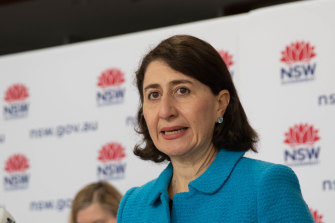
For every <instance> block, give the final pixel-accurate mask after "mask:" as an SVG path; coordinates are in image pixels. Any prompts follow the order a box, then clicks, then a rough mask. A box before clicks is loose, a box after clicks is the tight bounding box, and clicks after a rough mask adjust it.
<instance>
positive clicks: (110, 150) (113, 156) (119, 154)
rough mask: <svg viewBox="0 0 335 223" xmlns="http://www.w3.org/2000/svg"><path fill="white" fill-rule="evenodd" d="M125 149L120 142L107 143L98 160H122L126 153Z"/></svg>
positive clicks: (104, 161)
mask: <svg viewBox="0 0 335 223" xmlns="http://www.w3.org/2000/svg"><path fill="white" fill-rule="evenodd" d="M124 151H125V149H124V148H123V147H122V146H121V145H120V144H119V143H107V144H106V145H104V146H103V147H102V149H101V150H100V151H99V157H98V160H100V161H101V162H103V163H106V162H110V161H120V160H122V159H123V158H124V157H125V156H126V154H125V152H124Z"/></svg>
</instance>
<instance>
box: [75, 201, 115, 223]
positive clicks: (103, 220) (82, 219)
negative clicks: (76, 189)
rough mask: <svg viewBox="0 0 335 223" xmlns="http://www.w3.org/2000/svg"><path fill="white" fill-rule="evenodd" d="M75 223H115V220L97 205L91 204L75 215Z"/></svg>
mask: <svg viewBox="0 0 335 223" xmlns="http://www.w3.org/2000/svg"><path fill="white" fill-rule="evenodd" d="M76 222H77V223H116V218H115V217H114V216H113V215H112V214H111V213H110V212H108V211H107V210H106V209H104V208H102V207H101V205H99V204H98V203H93V204H90V205H89V206H87V207H86V208H84V209H81V210H80V211H78V213H77V219H76Z"/></svg>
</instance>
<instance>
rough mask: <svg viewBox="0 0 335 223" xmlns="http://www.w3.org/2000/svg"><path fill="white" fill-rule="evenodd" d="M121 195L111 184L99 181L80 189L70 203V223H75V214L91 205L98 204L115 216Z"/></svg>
mask: <svg viewBox="0 0 335 223" xmlns="http://www.w3.org/2000/svg"><path fill="white" fill-rule="evenodd" d="M121 198H122V195H121V194H120V192H119V191H118V190H117V189H116V188H115V187H114V186H112V185H111V184H109V183H107V182H104V181H100V182H97V183H92V184H89V185H87V186H85V187H84V188H82V189H81V190H80V191H79V192H78V193H77V194H76V196H75V198H74V199H73V201H72V207H71V213H70V223H76V218H77V214H78V212H79V211H80V210H82V209H84V208H86V207H87V206H89V205H91V204H92V203H98V204H100V205H101V207H103V208H104V209H106V210H107V211H109V212H110V213H111V214H112V215H113V216H114V217H116V215H117V211H118V208H119V204H120V201H121Z"/></svg>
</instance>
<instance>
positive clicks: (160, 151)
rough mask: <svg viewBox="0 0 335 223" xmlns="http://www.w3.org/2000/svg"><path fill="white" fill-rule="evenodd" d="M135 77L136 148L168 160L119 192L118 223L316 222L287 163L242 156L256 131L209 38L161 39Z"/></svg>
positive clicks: (138, 152) (250, 147)
mask: <svg viewBox="0 0 335 223" xmlns="http://www.w3.org/2000/svg"><path fill="white" fill-rule="evenodd" d="M136 83H137V88H138V91H139V95H140V102H141V104H140V107H139V110H138V115H137V118H138V133H139V134H141V135H142V137H143V143H140V144H138V145H136V146H135V148H134V153H135V155H137V156H139V157H140V158H141V159H143V160H151V161H154V162H157V163H159V162H164V161H167V162H169V164H168V166H167V167H166V169H165V170H164V171H163V172H162V173H161V174H160V175H159V177H158V178H157V179H155V180H152V181H150V182H148V183H147V184H145V185H143V186H141V187H135V188H132V189H130V190H129V191H128V192H127V193H126V194H125V196H124V197H123V199H122V201H121V204H120V208H119V212H118V216H117V221H118V223H128V222H129V223H130V222H132V223H134V222H157V223H159V222H182V223H190V222H206V223H207V222H210V223H213V222H226V223H229V222H233V223H236V222H243V223H247V222H258V223H262V222H276V223H278V222H288V223H292V222H299V223H312V222H314V221H313V218H312V216H311V213H310V211H309V208H308V206H307V205H306V203H305V201H304V199H303V197H302V194H301V191H300V185H299V182H298V179H297V177H296V175H295V173H294V172H293V171H292V170H291V169H290V168H289V167H287V166H284V165H279V164H273V163H268V162H264V161H259V160H255V159H251V158H246V157H244V154H245V152H246V151H250V150H251V151H254V152H256V151H257V149H256V143H257V141H258V136H257V134H256V132H255V131H254V129H253V128H252V127H251V126H250V124H249V122H248V119H247V116H246V114H245V112H244V109H243V107H242V105H241V103H240V100H239V98H238V95H237V92H236V89H235V86H234V84H233V82H232V79H231V76H230V74H229V71H228V69H227V67H226V65H225V63H224V62H223V60H222V58H221V57H220V55H219V54H218V52H217V51H216V50H215V49H214V48H213V47H212V46H211V45H210V44H208V43H207V42H205V41H203V40H200V39H198V38H196V37H193V36H188V35H176V36H172V37H170V38H168V39H166V40H163V41H162V42H161V43H159V44H158V46H156V47H155V48H154V49H152V50H151V51H150V52H149V53H148V54H146V55H145V57H144V58H143V60H142V62H141V65H140V67H139V69H138V71H137V72H136ZM255 87H257V86H255ZM265 93H266V92H265Z"/></svg>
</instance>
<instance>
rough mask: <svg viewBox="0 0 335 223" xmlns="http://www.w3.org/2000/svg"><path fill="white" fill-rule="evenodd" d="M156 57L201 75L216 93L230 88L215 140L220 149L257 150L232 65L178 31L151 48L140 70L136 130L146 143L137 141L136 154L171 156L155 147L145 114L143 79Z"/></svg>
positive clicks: (157, 159) (151, 157)
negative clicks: (228, 98) (235, 82)
mask: <svg viewBox="0 0 335 223" xmlns="http://www.w3.org/2000/svg"><path fill="white" fill-rule="evenodd" d="M153 61H163V62H165V63H166V64H167V65H168V66H170V67H171V68H172V69H174V70H176V71H178V72H181V73H183V74H185V75H187V76H189V77H192V78H195V79H197V80H198V81H200V82H201V83H203V84H205V85H207V86H208V87H209V88H210V89H211V91H212V93H213V94H214V95H218V93H219V92H220V91H221V90H224V89H225V90H228V91H229V94H230V101H229V104H228V107H227V109H226V111H225V113H224V116H223V118H224V121H223V123H222V124H215V126H214V133H213V137H212V143H213V145H214V146H215V148H217V149H220V148H225V149H227V150H236V151H248V150H253V151H254V152H257V150H256V143H257V141H258V136H257V133H256V132H255V131H254V129H253V128H252V127H251V126H250V124H249V122H248V119H247V116H246V114H245V112H244V109H243V107H242V105H241V102H240V100H239V97H238V95H237V92H236V89H235V86H234V84H233V81H232V78H231V75H230V73H229V71H228V68H227V66H226V64H225V63H224V61H223V60H222V58H221V56H220V55H219V53H218V52H217V50H215V49H214V48H213V47H212V46H211V45H210V44H209V43H207V42H205V41H203V40H201V39H198V38H196V37H193V36H189V35H175V36H172V37H170V38H168V39H165V40H163V41H162V42H161V43H159V44H158V45H157V46H156V47H155V48H154V49H152V50H151V51H149V52H148V53H147V54H146V55H145V56H144V58H143V59H142V62H141V64H140V67H139V69H138V70H137V72H136V84H137V89H138V92H139V94H140V99H141V104H140V107H139V110H138V113H137V122H138V126H137V129H136V131H137V132H138V133H139V134H141V135H142V137H143V138H142V139H143V143H141V144H137V145H135V147H134V154H135V155H137V156H139V157H140V158H141V159H143V160H152V161H154V162H162V161H165V160H170V159H169V157H168V156H167V155H166V154H164V153H162V152H161V151H159V150H158V149H157V148H156V147H155V145H154V143H153V141H152V139H151V137H150V134H149V130H148V127H147V125H146V122H145V119H144V116H143V80H144V76H145V72H146V69H147V67H148V66H149V64H150V63H151V62H153Z"/></svg>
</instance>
